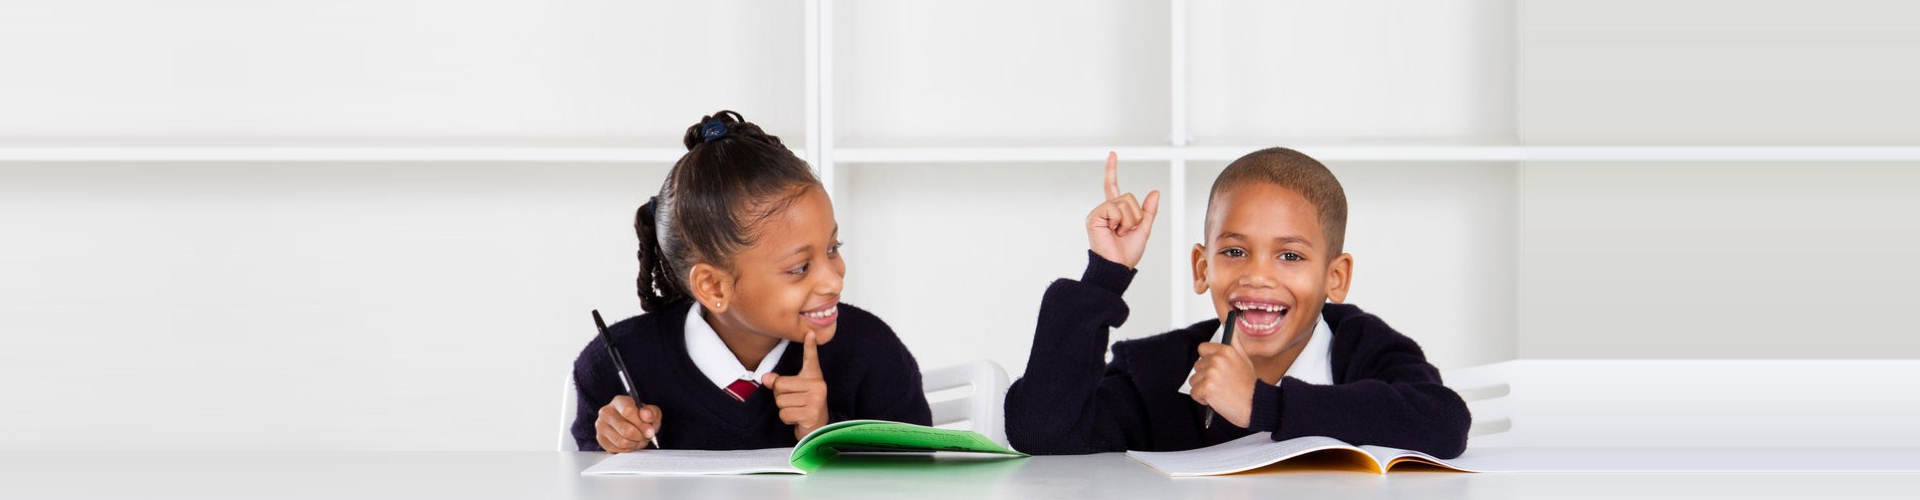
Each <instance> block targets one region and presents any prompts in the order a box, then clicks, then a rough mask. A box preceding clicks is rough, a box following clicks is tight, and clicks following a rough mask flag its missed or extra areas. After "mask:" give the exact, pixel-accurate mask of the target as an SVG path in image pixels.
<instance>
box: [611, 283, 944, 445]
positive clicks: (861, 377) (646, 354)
mask: <svg viewBox="0 0 1920 500" xmlns="http://www.w3.org/2000/svg"><path fill="white" fill-rule="evenodd" d="M692 309H693V303H692V302H682V303H679V304H675V305H671V306H667V307H664V308H662V309H660V310H658V311H654V312H650V313H647V314H643V315H640V316H636V317H633V318H628V319H627V320H625V321H621V322H619V323H615V324H614V325H613V326H611V327H609V328H607V333H608V334H610V335H612V336H613V342H614V344H615V345H618V346H619V347H620V357H621V358H623V359H625V360H626V361H627V370H629V371H630V372H632V373H633V378H634V379H635V382H636V383H637V384H638V385H639V387H637V389H638V390H639V391H640V399H641V401H642V402H644V403H646V404H650V405H655V406H659V407H660V416H661V421H660V432H659V434H657V435H656V437H657V438H658V439H659V441H660V447H661V448H665V449H669V450H672V449H683V450H747V449H757V448H783V447H789V446H793V445H794V443H795V442H796V440H795V439H794V437H793V426H791V425H787V424H786V423H784V422H781V421H780V409H779V407H778V406H776V405H775V404H774V401H773V391H772V390H771V389H768V388H765V387H762V388H760V389H759V390H757V391H754V393H753V395H752V396H749V397H748V398H747V400H746V401H745V402H741V401H737V400H735V399H733V397H732V396H728V395H727V394H726V392H724V391H722V390H721V389H720V388H719V387H715V386H714V385H713V381H711V380H708V379H707V377H706V375H704V374H702V373H701V372H700V369H699V368H697V367H695V366H694V364H693V358H691V357H688V355H687V346H686V332H685V330H686V324H687V314H688V313H689V312H690V311H691V310H692ZM819 353H820V374H821V376H822V377H823V378H824V379H825V380H826V383H827V413H828V414H829V416H828V421H829V422H839V421H843V420H852V419H878V420H892V421H896V422H907V423H913V424H920V425H931V423H932V420H933V417H932V415H931V413H930V412H929V411H928V409H927V396H926V394H924V393H922V392H921V389H920V367H919V365H918V364H917V363H915V362H914V360H913V354H911V353H909V352H907V347H906V346H905V345H903V344H901V343H900V338H899V337H896V336H894V334H893V330H892V329H890V328H887V324H886V323H885V322H882V321H880V318H878V317H875V316H874V315H873V314H871V313H868V312H867V311H864V310H861V309H859V308H856V307H853V306H851V305H847V304H844V303H843V304H840V321H839V324H838V325H837V327H836V328H835V330H834V334H833V340H832V341H830V342H827V343H825V344H821V345H820V346H819ZM804 355H805V349H802V348H801V346H800V345H798V344H794V345H789V346H787V350H786V352H785V353H783V354H782V355H781V356H780V361H778V362H777V363H775V364H774V368H773V372H774V373H778V374H781V375H792V374H796V373H799V372H800V361H801V358H802V357H803V356H804ZM619 377H620V375H619V372H617V371H615V370H614V368H613V362H612V361H611V360H610V358H608V356H607V348H606V347H605V344H604V343H602V342H601V341H600V339H599V338H595V339H594V340H593V341H592V342H588V343H587V347H586V348H585V349H582V350H581V351H580V357H579V358H576V359H575V360H574V362H573V382H574V387H575V390H576V391H578V396H579V401H580V402H579V406H578V408H577V409H576V410H575V412H576V413H575V414H574V420H573V440H574V442H576V443H579V445H580V449H581V450H585V451H600V450H601V448H600V443H599V442H598V441H595V440H594V426H593V423H594V420H595V419H597V418H599V414H600V407H602V406H606V405H607V403H609V402H612V401H613V397H614V396H617V395H621V394H626V390H625V389H624V388H623V387H622V386H621V385H620V378H619Z"/></svg>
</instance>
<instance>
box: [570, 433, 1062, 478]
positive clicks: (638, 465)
mask: <svg viewBox="0 0 1920 500" xmlns="http://www.w3.org/2000/svg"><path fill="white" fill-rule="evenodd" d="M863 451H879V452H935V451H957V452H969V453H992V454H997V455H1008V456H1015V457H1025V456H1027V454H1025V453H1021V452H1017V451H1013V450H1011V449H1008V448H1007V447H1005V446H1000V445H999V444H998V443H994V442H993V440H991V439H987V437H986V436H982V435H980V433H978V432H973V431H963V430H954V429H938V428H933V427H927V426H924V425H914V424H903V423H900V422H888V421H884V420H848V421H845V422H835V423H832V424H827V425H826V426H825V427H821V428H819V429H814V431H813V432H811V433H808V434H807V436H806V437H804V438H800V443H799V444H797V445H794V447H792V448H767V449H761V450H741V451H713V450H641V451H636V452H632V453H621V454H618V455H613V456H610V457H607V458H605V459H603V460H601V461H600V463H597V464H594V465H593V466H592V467H588V468H587V470H584V471H580V475H582V476H623V475H697V474H806V473H809V472H813V471H814V470H815V469H819V468H820V465H821V464H825V463H827V460H831V459H832V458H833V457H834V456H835V455H838V454H840V453H842V452H863Z"/></svg>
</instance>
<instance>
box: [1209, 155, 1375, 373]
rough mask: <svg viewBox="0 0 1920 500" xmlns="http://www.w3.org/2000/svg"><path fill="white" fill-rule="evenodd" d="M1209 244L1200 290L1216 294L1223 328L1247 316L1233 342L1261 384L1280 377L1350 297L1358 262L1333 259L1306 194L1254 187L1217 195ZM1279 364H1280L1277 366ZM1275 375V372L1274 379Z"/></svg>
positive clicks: (1262, 184) (1274, 186) (1344, 257)
mask: <svg viewBox="0 0 1920 500" xmlns="http://www.w3.org/2000/svg"><path fill="white" fill-rule="evenodd" d="M1207 227H1208V230H1207V231H1208V234H1207V235H1206V237H1207V240H1206V243H1204V244H1201V245H1195V246H1194V251H1193V277H1194V293H1206V292H1208V291H1209V290H1211V291H1212V296H1213V308H1214V313H1215V315H1216V316H1218V317H1219V318H1220V321H1222V322H1223V323H1224V322H1225V321H1226V318H1227V313H1229V312H1232V311H1239V312H1240V316H1239V321H1238V323H1239V324H1238V325H1236V328H1234V329H1233V330H1231V331H1233V332H1235V335H1234V338H1233V344H1234V345H1236V346H1240V347H1241V348H1242V349H1244V350H1245V351H1246V353H1247V357H1248V358H1250V359H1252V360H1253V361H1254V364H1255V366H1256V368H1260V367H1261V366H1262V365H1263V364H1265V365H1268V366H1266V368H1268V369H1266V370H1258V369H1257V370H1256V371H1259V372H1260V375H1261V377H1260V378H1261V379H1263V380H1265V379H1269V378H1272V379H1275V380H1277V379H1278V374H1277V373H1270V372H1272V371H1274V370H1276V369H1277V370H1278V371H1279V372H1280V373H1284V372H1285V370H1286V367H1287V366H1290V365H1291V364H1292V362H1293V359H1294V358H1296V357H1298V356H1299V352H1300V350H1301V349H1303V348H1304V347H1305V346H1306V340H1307V338H1308V337H1309V333H1311V332H1312V331H1313V327H1314V325H1315V324H1317V323H1318V322H1319V321H1318V320H1319V317H1320V306H1321V304H1323V303H1325V302H1326V301H1327V300H1328V299H1329V298H1332V299H1333V301H1335V302H1340V301H1344V300H1346V293H1347V284H1348V281H1349V280H1348V277H1349V276H1350V275H1351V272H1352V267H1353V260H1352V257H1351V256H1348V255H1346V254H1340V255H1329V254H1330V252H1329V250H1330V248H1328V241H1327V236H1326V232H1325V231H1323V230H1322V228H1321V225H1320V222H1319V218H1318V211H1317V210H1316V209H1315V208H1314V206H1313V204H1312V203H1310V202H1308V201H1307V199H1306V198H1305V197H1302V196H1301V195H1300V194H1299V193H1298V192H1295V191H1294V190H1292V189H1288V188H1285V187H1282V186H1279V185H1277V184H1273V183H1270V182H1257V181H1256V182H1246V183H1242V184H1240V185H1238V186H1232V187H1229V188H1227V189H1226V190H1225V191H1223V192H1220V193H1216V194H1215V196H1214V199H1213V203H1212V206H1211V208H1210V209H1209V210H1208V212H1207ZM1276 364H1277V365H1278V366H1274V365H1276ZM1268 375H1272V377H1269V376H1268Z"/></svg>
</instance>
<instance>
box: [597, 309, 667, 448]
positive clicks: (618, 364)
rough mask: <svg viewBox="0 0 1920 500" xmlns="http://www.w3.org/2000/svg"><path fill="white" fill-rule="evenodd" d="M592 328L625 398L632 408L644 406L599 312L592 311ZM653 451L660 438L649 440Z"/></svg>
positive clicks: (625, 363)
mask: <svg viewBox="0 0 1920 500" xmlns="http://www.w3.org/2000/svg"><path fill="white" fill-rule="evenodd" d="M593 326H596V327H599V328H600V343H602V344H606V345H607V356H608V357H611V358H613V369H614V370H616V371H619V372H620V385H623V386H626V388H627V397H630V398H633V405H634V406H646V403H641V402H640V391H639V390H638V389H634V388H633V387H634V385H633V375H632V374H630V373H627V362H626V361H623V360H621V359H620V350H619V349H615V348H614V347H613V335H609V334H607V320H604V319H600V310H599V309H594V310H593ZM649 441H651V442H652V443H653V448H654V449H656V450H657V449H660V437H659V436H654V437H652V438H649Z"/></svg>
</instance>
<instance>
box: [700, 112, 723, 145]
mask: <svg viewBox="0 0 1920 500" xmlns="http://www.w3.org/2000/svg"><path fill="white" fill-rule="evenodd" d="M726 136H727V124H726V122H722V121H720V119H719V118H714V119H712V120H707V121H706V123H702V124H700V143H701V144H705V143H709V142H713V141H715V140H718V139H720V138H721V137H726Z"/></svg>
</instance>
